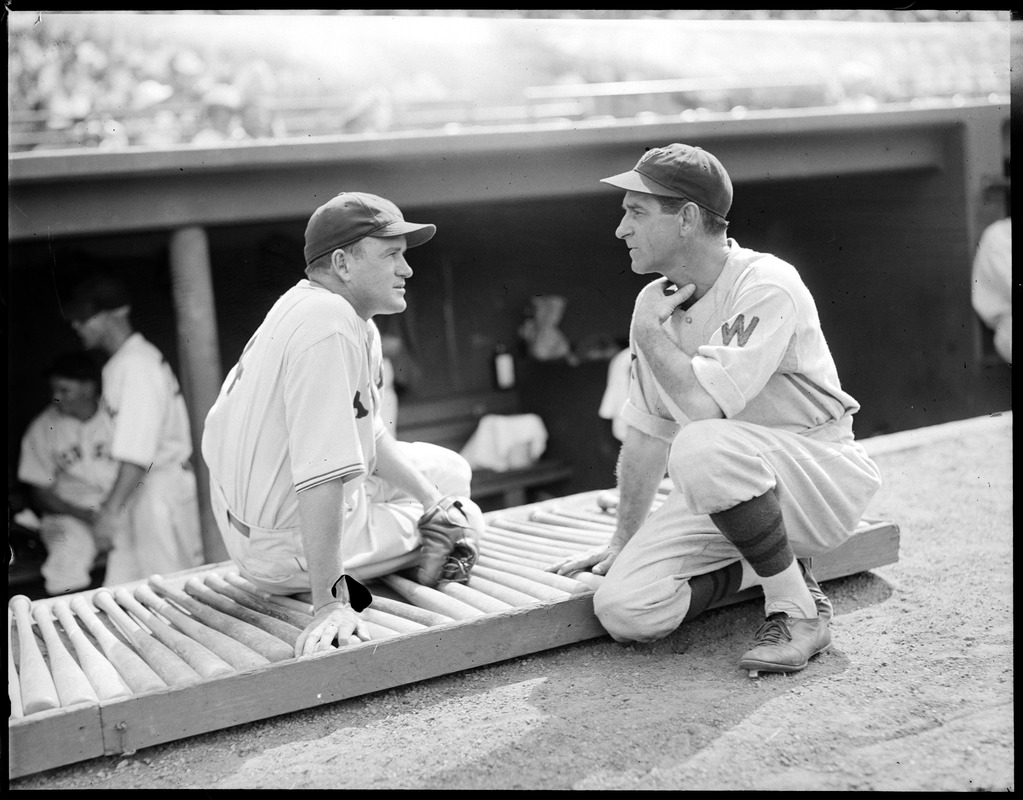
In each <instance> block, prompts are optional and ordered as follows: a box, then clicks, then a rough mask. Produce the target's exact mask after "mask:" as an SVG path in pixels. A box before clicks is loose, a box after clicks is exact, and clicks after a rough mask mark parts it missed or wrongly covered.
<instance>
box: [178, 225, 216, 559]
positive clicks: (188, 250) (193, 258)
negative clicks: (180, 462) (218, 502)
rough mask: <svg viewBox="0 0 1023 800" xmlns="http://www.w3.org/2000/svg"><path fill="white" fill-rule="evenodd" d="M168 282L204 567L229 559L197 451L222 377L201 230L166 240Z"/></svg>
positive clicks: (182, 231) (186, 231)
mask: <svg viewBox="0 0 1023 800" xmlns="http://www.w3.org/2000/svg"><path fill="white" fill-rule="evenodd" d="M170 270H171V283H172V286H173V291H174V310H175V314H176V316H177V329H178V354H179V360H180V364H181V382H182V388H183V391H184V395H185V404H186V405H187V407H188V416H189V419H190V421H191V426H192V466H193V468H194V470H195V477H196V483H197V484H198V490H199V518H200V522H201V524H202V542H203V550H204V553H205V556H206V563H208V564H210V563H217V562H220V561H225V560H227V558H228V555H227V549H226V548H225V547H224V542H223V540H222V539H221V536H220V531H219V529H218V528H217V524H216V521H215V520H214V518H213V511H212V509H211V506H210V482H209V470H208V469H207V468H206V462H205V461H203V458H202V453H201V451H200V443H201V441H202V430H203V423H204V422H205V420H206V414H207V413H208V412H209V410H210V408H211V407H212V406H213V403H214V402H215V401H216V399H217V394H218V393H219V391H220V383H221V381H222V380H223V373H222V371H221V366H220V340H219V337H218V334H217V315H216V308H215V306H214V302H213V279H212V276H211V274H210V252H209V241H208V239H207V237H206V231H205V229H204V228H201V227H199V226H195V225H193V226H189V227H186V228H180V229H178V230H176V231H174V233H172V234H171V239H170Z"/></svg>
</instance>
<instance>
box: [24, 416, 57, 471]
mask: <svg viewBox="0 0 1023 800" xmlns="http://www.w3.org/2000/svg"><path fill="white" fill-rule="evenodd" d="M46 429H47V422H46V419H45V416H39V417H36V418H35V419H34V420H33V421H32V423H31V424H30V425H29V426H28V430H26V431H25V435H24V437H22V440H21V455H20V458H19V461H18V480H20V481H23V482H24V483H28V484H31V485H33V486H40V487H42V488H44V489H48V488H50V487H52V486H53V485H54V483H55V482H56V479H57V470H58V466H57V462H56V459H55V458H54V454H53V452H52V448H51V447H50V446H49V442H48V440H47V436H46Z"/></svg>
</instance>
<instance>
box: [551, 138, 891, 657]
mask: <svg viewBox="0 0 1023 800" xmlns="http://www.w3.org/2000/svg"><path fill="white" fill-rule="evenodd" d="M603 182H604V183H607V184H610V185H611V186H615V187H618V188H619V189H624V190H625V196H624V201H623V203H622V208H623V209H624V212H625V213H624V216H623V217H622V221H621V223H620V224H619V226H618V228H617V230H616V231H615V235H616V236H617V237H618V238H619V239H622V240H623V241H624V242H625V244H626V245H627V246H628V249H629V258H630V260H631V266H632V271H633V272H635V273H636V274H639V275H651V276H655V275H656V276H659V277H657V278H656V279H654V280H652V281H651V282H650V283H649V284H648V285H647V286H646V287H645V288H644V289H643V290H642V291H641V292H640V294H639V297H638V299H637V301H636V304H635V307H634V312H633V318H632V327H631V331H630V349H631V353H632V359H633V370H632V376H631V379H630V386H629V393H628V399H627V400H626V402H625V404H624V407H623V410H622V418H623V420H624V422H625V423H626V425H627V426H628V428H627V432H626V436H625V441H624V443H623V445H622V449H621V454H620V457H619V465H618V489H619V493H620V497H621V499H620V504H619V507H618V511H617V523H616V530H615V532H614V534H613V536H612V537H611V540H610V543H609V545H608V546H607V547H606V548H601V549H599V550H597V551H594V552H592V553H588V554H585V555H584V556H582V557H577V558H569V559H565V560H564V561H562V562H559V563H557V564H555V565H553V566H552V567H551V569H552V570H553V571H555V572H561V573H570V572H572V571H575V570H579V569H592V571H593V572H594V573H597V574H603V575H605V576H606V577H605V580H604V581H603V582H602V583H601V585H600V587H599V588H598V589H597V591H596V592H595V594H594V608H595V610H596V613H597V616H598V617H599V619H600V621H601V623H602V624H603V625H604V627H605V628H606V629H607V631H608V632H609V633H610V634H611V635H612V636H613V637H614V638H616V639H618V640H622V641H627V640H634V641H651V640H655V639H658V638H661V637H664V636H666V635H668V634H669V633H671V632H672V631H674V630H675V629H676V628H677V627H678V626H679V624H680V623H682V622H684V621H685V620H687V619H691V618H692V617H694V616H696V615H697V614H699V613H701V612H702V611H704V610H706V609H707V608H708V607H710V606H711V605H712V604H714V603H715V602H717V601H718V600H720V599H721V598H723V597H726V596H728V595H731V594H733V593H734V592H737V591H740V590H742V589H745V588H747V587H751V586H756V585H759V586H760V587H762V589H763V593H764V603H765V617H766V619H765V622H764V623H763V625H761V626H760V628H759V630H757V632H756V634H755V636H754V641H753V646H752V648H751V649H749V651H748V652H746V653H745V654H744V655H743V656H742V658H741V659H740V665H741V666H742V668H743V669H747V670H749V671H750V673H751V674H757V673H759V672H760V671H767V672H793V671H797V670H801V669H803V668H805V667H806V665H807V662H808V660H809V659H810V658H812V657H813V656H815V655H817V654H818V653H820V652H823V651H824V650H826V649H828V647H830V645H831V633H830V630H829V620H830V618H831V614H832V607H831V603H830V601H829V600H828V599H827V597H826V596H825V595H824V593H823V592H822V591H821V590H820V587H819V586H818V585H817V583H816V581H814V579H813V576H812V574H811V573H810V571H809V568H808V565H807V563H805V561H800V560H797V559H801V560H805V559H810V558H812V557H813V556H815V555H818V554H821V553H824V552H827V551H829V550H831V549H833V548H835V547H837V546H838V545H840V544H842V543H843V542H844V541H845V540H846V539H847V538H848V537H849V536H850V535H851V534H852V533H853V531H854V530H855V528H856V526H857V524H858V522H859V520H860V516H861V514H862V513H863V511H864V509H865V508H866V507H867V504H868V503H869V501H870V500H871V498H872V497H873V496H874V494H875V493H876V491H877V489H878V488H879V487H880V476H879V473H878V470H877V467H876V466H875V465H874V463H873V462H872V461H871V460H870V459H869V458H868V457H867V455H866V453H865V451H864V450H863V448H862V446H861V445H860V444H859V443H858V442H856V441H855V439H854V437H853V427H852V422H853V415H854V414H855V413H856V411H857V410H858V409H859V404H858V403H857V401H856V400H855V399H854V398H852V397H851V396H850V395H849V394H847V393H846V392H845V391H844V390H843V389H842V386H841V384H840V382H839V378H838V372H837V370H836V368H835V363H834V360H833V359H832V356H831V352H830V350H829V349H828V345H827V342H826V340H825V337H824V333H823V331H822V329H821V322H820V318H819V317H818V313H817V309H816V306H815V303H814V300H813V297H812V296H811V295H810V292H809V291H808V290H807V288H806V286H805V284H804V283H803V281H802V279H801V278H800V276H799V273H798V272H797V271H796V269H795V268H794V267H792V266H791V265H790V264H788V263H786V262H784V261H782V260H781V259H779V258H777V257H775V256H772V255H768V254H765V253H758V252H754V251H752V250H749V249H746V248H743V247H741V246H740V245H739V244H738V242H736V241H735V240H734V239H732V238H728V237H727V236H726V231H727V226H728V222H727V215H728V212H729V210H730V208H731V203H732V183H731V180H730V178H729V176H728V173H727V172H726V171H725V168H724V166H723V165H722V164H721V162H720V161H719V160H718V159H717V158H715V157H714V156H713V155H712V154H710V153H708V152H706V151H704V150H702V149H701V148H699V147H692V146H689V145H684V144H671V145H668V146H666V147H659V148H654V149H651V150H649V151H648V152H647V153H646V154H645V155H644V156H643V157H642V158H641V159H640V160H639V162H638V163H637V164H636V166H635V168H634V169H633V170H630V171H628V172H625V173H622V174H619V175H615V176H613V177H610V178H605V179H603ZM666 473H667V475H668V477H669V478H670V482H671V486H672V489H671V491H670V492H669V494H668V495H667V497H666V498H665V499H664V501H663V503H662V504H661V505H660V506H659V507H658V508H657V509H656V510H654V511H653V513H651V509H652V508H653V500H654V498H655V495H656V493H657V489H658V487H659V485H660V484H661V482H662V481H663V480H664V476H665V474H666Z"/></svg>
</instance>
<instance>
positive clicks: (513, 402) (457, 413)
mask: <svg viewBox="0 0 1023 800" xmlns="http://www.w3.org/2000/svg"><path fill="white" fill-rule="evenodd" d="M520 413H523V412H522V406H521V405H520V401H519V397H518V394H517V393H516V392H514V391H503V392H484V393H479V392H473V393H469V394H460V395H451V396H448V397H443V398H437V399H431V400H421V401H417V402H414V403H412V402H409V403H403V404H401V405H399V408H398V432H397V438H398V439H399V440H400V441H404V442H429V443H431V444H436V445H440V446H442V447H447V448H449V449H451V450H454V451H455V452H459V451H460V450H461V449H462V448H463V447H464V446H465V443H466V442H467V441H469V437H470V436H472V434H473V432H474V431H475V430H476V427H477V426H478V425H479V421H480V419H482V418H483V417H484V416H485V415H487V414H520ZM572 474H573V470H572V467H571V466H570V465H568V464H566V463H564V462H563V461H560V460H557V459H552V458H544V457H541V458H540V459H539V460H538V461H536V462H534V463H533V464H530V465H529V466H527V467H523V468H521V469H512V470H507V471H504V472H498V471H495V470H491V469H474V470H473V476H472V499H473V500H474V501H476V503H477V504H479V506H480V508H481V509H483V510H484V511H491V510H495V509H499V508H512V507H514V506H521V505H525V504H526V503H532V502H538V501H540V500H545V499H549V498H552V497H556V496H557V495H558V494H560V493H563V492H561V491H560V490H562V489H563V488H564V487H565V485H566V484H567V482H568V480H569V479H570V478H571V477H572Z"/></svg>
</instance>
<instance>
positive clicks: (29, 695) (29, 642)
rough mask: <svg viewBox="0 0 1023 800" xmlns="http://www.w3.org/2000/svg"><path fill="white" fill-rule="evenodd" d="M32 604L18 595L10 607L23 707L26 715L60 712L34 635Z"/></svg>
mask: <svg viewBox="0 0 1023 800" xmlns="http://www.w3.org/2000/svg"><path fill="white" fill-rule="evenodd" d="M31 606H32V601H31V600H29V599H28V598H27V597H25V595H23V594H19V595H15V596H14V597H12V598H11V602H10V607H11V608H13V609H14V619H15V621H16V622H17V625H18V657H19V663H18V667H19V672H18V675H19V677H20V679H21V707H22V710H23V711H24V713H25V715H26V716H28V715H30V714H35V713H38V712H39V711H48V710H50V709H51V708H60V698H59V697H58V696H57V687H56V686H55V685H54V683H53V676H52V675H50V668H49V667H48V666H46V659H45V658H43V652H42V650H40V649H39V642H37V641H36V637H35V634H34V633H33V632H32V617H31V616H30V611H29V609H30V608H31Z"/></svg>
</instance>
